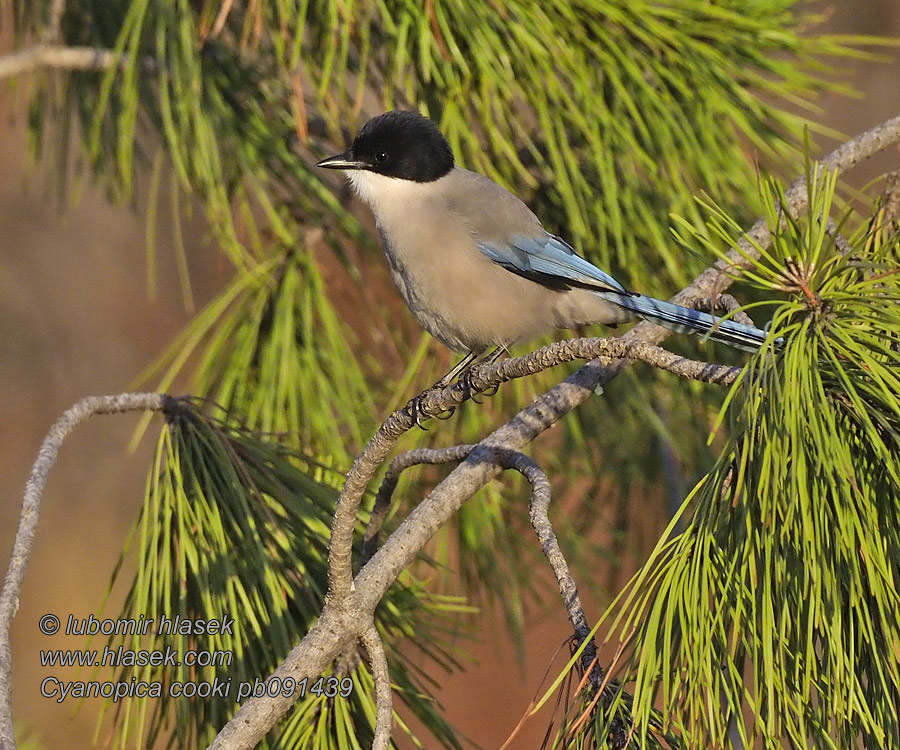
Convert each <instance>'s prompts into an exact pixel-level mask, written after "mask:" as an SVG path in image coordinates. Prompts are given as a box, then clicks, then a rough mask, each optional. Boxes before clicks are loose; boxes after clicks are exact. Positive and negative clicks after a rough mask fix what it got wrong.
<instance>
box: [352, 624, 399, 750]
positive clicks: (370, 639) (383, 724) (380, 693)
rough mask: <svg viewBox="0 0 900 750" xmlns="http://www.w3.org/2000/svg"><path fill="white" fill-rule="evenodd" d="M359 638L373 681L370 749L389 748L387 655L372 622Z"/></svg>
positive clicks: (390, 716)
mask: <svg viewBox="0 0 900 750" xmlns="http://www.w3.org/2000/svg"><path fill="white" fill-rule="evenodd" d="M360 640H361V641H362V644H363V646H365V648H366V651H367V652H368V653H369V667H370V668H371V669H372V679H373V680H374V681H375V739H374V740H373V741H372V750H389V749H390V747H391V726H392V725H393V722H394V707H393V696H392V695H391V675H390V672H388V662H387V655H386V654H385V653H384V644H383V643H382V642H381V636H380V635H378V631H377V630H376V629H375V625H374V623H373V624H371V625H369V627H368V628H366V630H365V631H364V632H363V634H362V635H361V636H360Z"/></svg>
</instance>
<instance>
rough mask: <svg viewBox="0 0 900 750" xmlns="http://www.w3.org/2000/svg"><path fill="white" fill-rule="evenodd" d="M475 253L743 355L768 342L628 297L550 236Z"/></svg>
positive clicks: (725, 323) (744, 329)
mask: <svg viewBox="0 0 900 750" xmlns="http://www.w3.org/2000/svg"><path fill="white" fill-rule="evenodd" d="M478 249H479V250H481V252H482V253H484V255H486V256H487V257H488V258H490V259H491V260H492V261H494V262H495V263H498V264H499V265H501V266H503V267H504V268H506V269H508V270H509V271H512V272H513V273H517V274H519V275H520V276H524V277H525V278H528V279H531V280H533V281H536V282H537V283H539V284H544V285H545V286H550V287H554V288H557V289H568V288H570V287H573V286H578V287H583V288H588V289H592V290H594V291H595V292H596V293H597V294H598V295H599V296H601V297H603V298H604V299H606V300H609V301H610V302H612V303H613V304H616V305H619V306H620V307H624V308H625V309H626V310H631V311H632V312H633V313H636V314H637V315H639V316H640V317H642V318H644V319H645V320H650V321H652V322H654V323H658V324H659V325H663V326H665V327H666V328H670V329H672V330H674V331H678V332H680V333H699V334H701V335H706V336H708V337H709V338H710V339H712V340H713V341H718V342H720V343H723V344H727V345H728V346H733V347H735V348H737V349H743V350H745V351H756V350H757V349H758V348H759V347H760V346H762V345H763V343H765V341H766V339H767V337H768V334H767V333H766V332H765V331H762V330H760V329H758V328H751V327H750V326H745V325H741V324H740V323H735V322H734V321H732V320H721V319H720V318H717V317H715V316H713V315H710V314H708V313H704V312H700V311H698V310H691V309H689V308H686V307H681V306H680V305H675V304H673V303H671V302H664V301H663V300H658V299H654V298H653V297H645V296H643V295H640V294H636V293H635V292H629V291H628V290H627V289H625V287H623V286H622V285H621V284H620V283H619V282H618V281H616V280H615V279H614V278H613V277H612V276H610V275H609V274H608V273H606V272H604V271H601V270H600V269H599V268H597V267H596V266H595V265H594V264H592V263H589V262H588V261H586V260H585V259H584V258H582V257H580V256H579V255H577V254H576V253H575V251H574V250H573V249H572V248H571V247H570V246H569V245H568V244H566V243H565V242H564V241H563V240H561V239H560V238H559V237H556V236H554V235H552V234H544V235H543V236H539V237H525V236H515V237H513V238H512V239H511V240H510V241H509V243H508V244H499V243H489V242H480V243H478ZM775 343H776V345H779V346H780V345H781V344H782V343H783V342H782V340H781V339H778V340H776V341H775Z"/></svg>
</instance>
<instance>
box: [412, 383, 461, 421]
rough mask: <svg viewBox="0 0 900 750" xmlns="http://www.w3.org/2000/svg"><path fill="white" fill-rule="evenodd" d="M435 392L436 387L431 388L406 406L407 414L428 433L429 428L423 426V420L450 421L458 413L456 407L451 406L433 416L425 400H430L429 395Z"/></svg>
mask: <svg viewBox="0 0 900 750" xmlns="http://www.w3.org/2000/svg"><path fill="white" fill-rule="evenodd" d="M433 390H434V387H432V388H429V389H428V390H425V391H422V392H421V393H420V394H419V395H418V396H416V397H415V398H413V399H410V401H409V403H408V404H407V405H406V410H405V411H406V412H407V413H408V414H409V416H410V417H411V418H412V420H413V422H414V423H415V425H416V427H418V428H419V429H421V430H425V431H426V432H427V431H428V428H427V427H426V426H425V425H424V424H422V420H423V419H431V418H432V417H433V418H435V419H441V420H446V419H450V417H452V416H453V415H454V414H455V413H456V407H455V406H450V407H447V408H446V409H444V410H442V411H439V412H437V413H436V414H432V413H431V412H430V411H429V410H428V409H426V408H425V399H426V398H428V395H429V394H430V393H431V392H432V391H433Z"/></svg>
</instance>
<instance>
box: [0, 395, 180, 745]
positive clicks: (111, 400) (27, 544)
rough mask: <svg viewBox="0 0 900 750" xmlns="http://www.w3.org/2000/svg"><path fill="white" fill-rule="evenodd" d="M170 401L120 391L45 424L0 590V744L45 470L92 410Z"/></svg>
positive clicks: (7, 723) (8, 733)
mask: <svg viewBox="0 0 900 750" xmlns="http://www.w3.org/2000/svg"><path fill="white" fill-rule="evenodd" d="M169 401H170V399H169V397H168V396H165V395H163V394H160V393H120V394H118V395H116V396H91V397H89V398H85V399H82V400H81V401H79V402H78V403H77V404H75V405H74V406H73V407H71V408H70V409H69V410H67V411H66V412H65V413H64V414H63V415H62V416H61V417H60V418H59V419H58V420H57V421H56V423H55V424H54V425H53V426H52V427H51V428H50V431H49V432H48V433H47V437H46V438H44V442H43V444H42V445H41V449H40V451H38V456H37V459H36V460H35V462H34V466H33V467H32V469H31V474H30V476H29V477H28V482H27V483H26V484H25V495H24V497H23V499H22V512H21V514H20V515H19V529H18V531H17V532H16V538H15V542H14V543H13V551H12V557H11V559H10V562H9V568H7V571H6V577H5V579H4V581H3V590H2V592H0V747H3V748H14V747H15V740H14V733H13V720H12V651H11V649H10V645H9V627H10V623H11V622H12V618H13V617H15V614H16V611H17V610H18V608H19V592H20V591H21V589H22V582H23V581H24V580H25V570H26V568H27V567H28V558H29V557H30V556H31V548H32V546H33V544H34V535H35V532H36V530H37V522H38V514H39V512H40V509H41V500H42V499H43V497H44V488H45V487H46V486H47V478H48V477H49V475H50V470H51V469H52V468H53V465H54V464H55V463H56V457H57V456H58V455H59V449H60V448H61V447H62V444H63V441H64V440H65V439H66V437H68V435H69V433H70V432H72V430H74V429H75V428H76V427H77V426H78V425H79V424H81V423H82V422H84V421H86V420H87V419H88V418H90V417H92V416H94V415H95V414H121V413H122V412H127V411H145V410H151V411H162V410H164V409H165V408H166V406H167V404H168V402H169Z"/></svg>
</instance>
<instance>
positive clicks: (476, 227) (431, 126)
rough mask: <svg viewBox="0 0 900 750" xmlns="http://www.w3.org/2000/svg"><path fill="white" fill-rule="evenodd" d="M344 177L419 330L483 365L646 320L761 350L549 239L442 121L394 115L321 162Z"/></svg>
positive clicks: (736, 330) (760, 335)
mask: <svg viewBox="0 0 900 750" xmlns="http://www.w3.org/2000/svg"><path fill="white" fill-rule="evenodd" d="M316 166H317V167H322V168H325V169H336V170H341V171H343V172H344V174H345V175H346V177H347V178H348V179H349V181H350V184H351V185H352V187H353V189H354V190H355V191H356V193H357V194H358V195H359V197H360V198H361V199H362V200H363V202H365V203H366V204H367V205H368V206H369V208H370V209H371V210H372V213H373V214H374V216H375V224H376V227H377V229H378V232H379V234H380V236H381V242H382V247H383V250H384V254H385V257H386V258H387V263H388V267H389V269H390V274H391V278H392V279H393V282H394V284H395V285H396V287H397V289H398V291H399V293H400V295H401V297H402V298H403V301H404V302H405V303H406V306H407V307H408V308H409V309H410V311H411V312H412V314H413V316H414V317H415V318H416V320H417V321H418V322H419V324H420V325H421V326H422V327H423V328H424V329H425V330H426V331H428V332H429V333H430V334H431V335H432V336H433V337H434V338H436V339H437V340H438V341H439V342H441V343H442V344H443V345H444V346H446V347H447V348H449V349H451V350H454V351H458V352H465V353H466V356H465V357H464V358H463V359H462V360H461V361H460V362H459V363H458V364H457V366H456V367H454V368H453V369H452V370H451V371H450V372H448V373H447V374H446V375H445V376H444V377H443V378H441V380H440V381H438V383H436V384H435V385H436V386H438V385H447V384H449V383H450V382H452V381H453V379H454V378H455V377H456V376H457V375H459V374H460V373H461V372H463V371H464V370H466V368H469V367H470V366H471V365H472V363H473V362H475V361H478V360H483V359H484V358H485V355H487V353H488V352H489V351H490V350H491V349H494V352H493V354H491V355H490V358H494V359H495V358H496V356H497V354H498V353H500V352H503V351H507V350H508V348H509V347H510V346H511V345H513V344H515V343H517V342H520V341H524V340H528V339H532V338H535V337H537V336H539V335H541V334H544V333H547V332H548V331H551V330H553V329H569V328H576V327H580V326H587V325H595V324H603V325H607V326H615V325H617V324H619V323H624V322H627V321H630V320H634V319H635V318H643V319H645V320H649V321H652V322H654V323H657V324H660V325H663V326H665V327H667V328H670V329H674V330H675V331H678V332H688V333H699V334H703V335H705V336H708V337H709V339H710V340H712V341H716V342H719V343H723V344H727V345H729V346H731V347H735V348H738V349H743V350H750V351H755V350H757V349H758V348H760V347H761V346H762V345H763V343H764V342H765V341H766V338H767V333H766V332H765V331H762V330H760V329H758V328H753V327H751V326H746V325H742V324H740V323H736V322H734V321H731V320H722V319H720V318H717V317H715V316H713V315H710V314H707V313H704V312H700V311H698V310H692V309H690V308H686V307H682V306H680V305H676V304H673V303H671V302H665V301H663V300H658V299H654V298H652V297H647V296H645V295H642V294H638V293H637V292H633V291H629V290H628V289H626V288H625V287H624V286H622V284H620V283H619V282H618V281H616V279H614V278H613V277H612V276H611V275H610V274H608V273H606V272H605V271H603V270H601V269H600V268H598V267H597V266H595V265H594V264H592V263H590V262H589V261H588V260H586V259H585V258H583V257H581V256H580V255H578V253H577V252H576V251H575V250H574V249H573V248H572V247H571V245H569V244H568V243H567V242H565V240H563V239H562V238H560V237H558V236H556V235H554V234H552V233H550V232H548V231H547V230H545V229H544V227H543V226H542V225H541V222H540V220H539V219H538V217H537V216H536V215H535V214H534V213H533V212H532V211H531V209H530V208H528V206H526V205H525V203H523V202H522V201H521V200H519V199H518V198H517V197H516V196H515V195H513V194H512V193H511V192H509V191H508V190H507V189H506V188H504V187H502V186H501V185H499V184H497V183H496V182H494V181H493V180H491V179H489V178H488V177H485V176H483V175H481V174H478V173H477V172H471V171H469V170H467V169H463V168H461V167H458V166H457V165H456V161H455V159H454V157H453V151H452V149H451V147H450V144H449V142H448V141H447V139H446V138H445V137H444V136H443V134H442V133H441V131H440V129H439V128H438V126H437V125H436V124H435V123H434V121H432V120H431V119H430V118H428V117H426V116H424V115H422V114H420V113H418V112H416V111H412V110H393V111H390V112H385V113H384V114H381V115H377V116H376V117H373V118H372V119H370V120H369V121H368V122H367V123H366V124H365V125H363V127H362V128H361V129H360V130H359V132H358V134H357V135H356V137H355V138H354V139H353V142H352V144H351V145H350V148H348V149H347V150H346V151H344V152H343V153H340V154H337V155H335V156H331V157H329V158H326V159H322V160H321V161H319V162H318V163H317V164H316Z"/></svg>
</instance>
